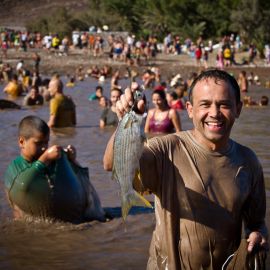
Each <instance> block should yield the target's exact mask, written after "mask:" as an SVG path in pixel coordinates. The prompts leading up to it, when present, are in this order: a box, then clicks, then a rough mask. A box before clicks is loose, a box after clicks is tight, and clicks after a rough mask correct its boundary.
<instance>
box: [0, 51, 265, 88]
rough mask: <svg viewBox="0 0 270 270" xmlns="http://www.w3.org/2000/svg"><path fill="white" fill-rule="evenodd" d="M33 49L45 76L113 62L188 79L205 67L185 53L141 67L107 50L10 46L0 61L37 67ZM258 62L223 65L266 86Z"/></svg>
mask: <svg viewBox="0 0 270 270" xmlns="http://www.w3.org/2000/svg"><path fill="white" fill-rule="evenodd" d="M34 52H37V53H38V54H39V55H40V57H41V61H40V74H41V75H42V76H50V75H52V74H53V73H55V72H57V73H59V74H60V75H67V74H75V71H76V68H78V67H79V66H82V67H83V69H84V71H85V72H86V70H87V69H89V68H90V67H92V66H94V65H97V66H98V67H101V66H104V65H110V66H111V67H112V68H113V69H120V72H121V73H122V72H123V71H126V68H127V67H130V68H131V69H134V70H136V71H137V72H138V74H139V76H141V75H142V73H143V71H144V70H145V69H146V68H147V67H149V66H157V67H159V68H160V71H161V74H162V78H163V80H166V79H168V78H170V77H171V76H172V75H176V74H178V73H180V74H181V76H182V77H183V78H187V77H188V75H189V74H190V73H191V72H197V73H199V72H200V71H201V70H202V69H203V65H201V66H200V67H199V66H197V65H196V63H195V59H193V58H191V57H190V56H189V55H187V54H184V53H183V54H180V55H172V54H169V55H165V54H163V53H159V54H158V55H157V56H156V57H155V58H153V59H150V60H149V61H147V62H145V61H144V60H142V64H141V65H139V66H135V65H133V66H130V65H128V64H126V63H124V62H120V61H114V60H112V59H110V58H109V57H108V53H107V52H105V53H104V55H102V56H100V57H94V56H93V55H89V53H88V52H85V51H83V50H80V49H70V51H69V54H68V55H67V56H64V55H62V56H60V55H59V54H56V53H54V52H47V51H46V50H44V49H29V50H28V51H27V52H23V51H16V50H15V49H9V50H8V52H7V58H3V57H1V60H2V62H3V63H9V64H10V65H11V66H12V67H13V68H14V67H16V64H17V63H18V62H19V60H24V62H25V66H26V68H27V69H29V70H30V71H32V70H33V68H34V60H33V58H32V55H33V53H34ZM215 56H216V53H215V52H213V53H211V54H209V60H208V66H209V67H213V68H214V67H216V60H215ZM243 57H245V53H239V54H236V61H237V62H240V61H241V59H243ZM256 63H257V66H249V65H240V64H239V65H232V66H230V67H226V68H224V70H226V71H228V72H230V73H233V74H234V75H235V76H238V73H239V72H240V71H241V70H245V71H246V72H247V73H251V72H252V73H253V74H254V75H257V76H259V78H260V80H261V83H262V87H263V86H264V85H265V83H266V82H267V81H269V80H270V75H269V74H270V66H265V64H264V60H262V59H259V58H257V59H256Z"/></svg>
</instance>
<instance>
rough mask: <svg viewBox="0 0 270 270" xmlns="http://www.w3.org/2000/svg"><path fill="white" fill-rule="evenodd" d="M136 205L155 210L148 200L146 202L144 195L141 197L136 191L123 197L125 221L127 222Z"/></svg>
mask: <svg viewBox="0 0 270 270" xmlns="http://www.w3.org/2000/svg"><path fill="white" fill-rule="evenodd" d="M134 205H136V206H144V207H149V208H153V206H152V205H151V203H150V202H149V201H148V200H146V199H145V198H144V197H143V196H142V195H140V194H139V193H138V192H136V191H134V192H132V193H128V194H127V195H125V196H124V197H123V200H122V217H123V219H124V220H126V217H127V215H128V213H129V210H130V209H131V207H132V206H134Z"/></svg>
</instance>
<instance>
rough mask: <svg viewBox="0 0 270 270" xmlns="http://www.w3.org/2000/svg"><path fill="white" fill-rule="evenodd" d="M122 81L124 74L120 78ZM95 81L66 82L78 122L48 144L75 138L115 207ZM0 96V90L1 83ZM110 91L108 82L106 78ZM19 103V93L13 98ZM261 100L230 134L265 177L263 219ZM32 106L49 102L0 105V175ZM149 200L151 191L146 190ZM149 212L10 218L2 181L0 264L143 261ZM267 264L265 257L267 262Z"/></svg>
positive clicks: (268, 166) (265, 153)
mask: <svg viewBox="0 0 270 270" xmlns="http://www.w3.org/2000/svg"><path fill="white" fill-rule="evenodd" d="M121 84H122V85H123V86H125V85H127V84H128V81H125V80H123V81H121ZM96 85H97V83H96V81H94V80H92V79H89V78H87V79H86V80H85V81H84V82H80V83H78V84H77V86H76V87H75V88H72V89H65V92H66V93H67V94H70V95H71V96H72V97H73V98H74V100H75V103H76V104H77V120H78V126H77V127H76V128H75V129H73V128H67V129H63V130H58V131H57V132H55V133H54V134H52V135H51V144H56V143H57V144H60V145H62V146H65V145H67V144H73V145H75V146H76V148H77V150H78V159H79V161H80V162H81V164H82V165H84V166H87V167H89V170H90V177H91V181H92V183H93V185H94V186H95V187H96V189H97V191H98V193H99V195H100V198H101V201H102V205H103V207H106V208H107V209H108V210H109V211H111V212H113V213H114V214H115V215H116V216H119V214H120V197H119V188H118V185H117V183H115V182H113V181H112V180H111V174H110V173H108V172H105V171H104V170H103V168H102V157H103V153H104V149H105V146H106V142H107V140H108V138H109V137H110V135H111V133H112V131H113V129H110V128H108V129H105V130H100V129H99V127H98V123H99V116H100V113H101V109H100V108H99V107H98V104H97V102H96V101H92V102H89V101H88V96H89V94H90V93H92V92H94V87H95V86H96ZM0 88H1V89H0V90H1V93H0V98H3V97H4V95H3V94H2V86H0ZM104 88H105V94H106V95H107V96H109V94H108V92H109V90H108V89H109V84H108V82H106V83H105V85H104ZM268 91H269V90H264V89H259V88H254V89H252V90H251V95H252V96H254V97H256V98H259V97H260V96H261V95H262V94H267V95H268V96H269V94H270V92H268ZM17 102H18V103H19V104H21V102H22V100H21V99H19V100H17ZM269 108H270V107H267V108H264V109H262V108H244V110H243V112H242V115H241V117H240V119H239V120H238V121H237V122H236V124H235V127H234V129H233V132H232V137H233V138H234V139H236V140H237V141H239V142H240V143H243V144H245V145H248V146H250V147H252V148H253V149H254V150H255V152H256V153H257V155H258V157H259V159H260V161H261V162H262V165H263V168H264V172H265V179H266V185H267V190H268V191H267V203H268V208H267V209H268V210H267V223H268V227H269V216H270V215H269V209H270V205H269V196H270V195H269V194H270V193H269V190H270V155H269V146H270V142H269V141H270V128H269V113H270V109H269ZM29 114H34V115H38V116H40V117H42V118H43V119H45V120H47V119H48V116H49V110H48V105H44V106H43V107H39V108H31V109H29V108H23V109H22V110H5V111H0V140H1V148H0V175H1V179H2V178H3V173H4V171H5V169H6V167H7V165H8V163H9V162H10V161H11V160H12V159H14V158H15V157H16V156H17V155H18V154H19V150H18V147H17V142H16V141H17V138H16V132H17V125H18V122H19V121H20V119H22V117H24V116H26V115H29ZM181 118H182V126H183V128H184V129H188V128H190V127H191V123H190V121H189V120H188V117H187V115H186V112H183V113H181ZM149 199H150V200H152V199H153V198H152V197H150V198H149ZM154 224H155V218H154V214H153V213H152V212H151V211H146V210H145V209H141V208H136V209H135V210H134V211H133V212H132V215H130V216H128V219H127V222H126V224H123V222H122V219H121V218H120V217H119V218H115V219H113V220H112V221H110V222H107V223H98V222H92V223H86V224H80V225H71V224H63V223H46V222H38V221H35V222H34V221H32V222H29V223H25V222H15V221H13V220H12V215H11V211H10V208H9V206H8V203H7V200H6V198H5V194H4V185H3V181H0V269H7V270H9V269H12V270H17V269H20V270H21V269H27V270H28V269H33V270H34V269H35V270H36V269H41V270H49V269H50V270H51V269H66V270H71V269H145V266H146V262H147V258H148V247H149V244H150V239H151V233H152V230H153V228H154ZM269 265H270V264H269Z"/></svg>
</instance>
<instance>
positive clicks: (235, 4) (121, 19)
mask: <svg viewBox="0 0 270 270" xmlns="http://www.w3.org/2000/svg"><path fill="white" fill-rule="evenodd" d="M269 21H270V1H265V0H215V1H213V0H125V1H123V0H89V2H88V7H87V8H86V9H85V10H84V11H81V12H76V13H75V12H70V11H69V10H67V9H66V8H58V9H57V10H55V11H54V12H52V14H50V15H47V16H42V17H40V18H39V19H37V20H36V21H31V22H29V23H27V29H28V30H29V31H32V32H35V31H39V32H41V33H42V34H45V33H48V32H52V33H58V34H59V35H60V36H64V35H70V33H71V32H72V31H73V30H75V29H77V30H81V31H87V30H88V29H89V26H91V25H94V26H97V27H102V26H103V25H107V26H109V29H110V30H111V31H128V32H131V33H133V34H135V35H136V36H142V37H145V36H147V35H150V34H151V35H156V36H157V37H158V39H160V41H161V40H162V39H163V37H164V36H165V35H166V34H167V33H168V32H171V33H172V34H178V35H180V36H181V37H182V38H183V39H185V38H191V39H193V40H195V39H197V38H198V36H202V37H203V38H204V39H212V40H215V39H219V38H220V37H222V36H224V35H226V34H229V33H232V32H233V33H237V34H239V35H240V36H241V38H242V40H243V41H244V42H246V43H250V42H253V43H255V44H256V45H257V47H258V49H259V50H260V49H263V46H264V44H268V43H269V42H270V24H269Z"/></svg>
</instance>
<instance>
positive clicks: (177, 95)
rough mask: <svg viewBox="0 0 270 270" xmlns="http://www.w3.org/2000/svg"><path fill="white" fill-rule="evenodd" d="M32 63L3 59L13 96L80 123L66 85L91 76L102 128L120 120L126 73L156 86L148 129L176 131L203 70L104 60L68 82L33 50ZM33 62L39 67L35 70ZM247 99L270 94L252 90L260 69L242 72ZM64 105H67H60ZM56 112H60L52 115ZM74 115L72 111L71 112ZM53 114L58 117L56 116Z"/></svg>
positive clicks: (264, 100) (59, 123)
mask: <svg viewBox="0 0 270 270" xmlns="http://www.w3.org/2000/svg"><path fill="white" fill-rule="evenodd" d="M32 60H33V62H32V66H31V67H29V66H27V65H26V64H25V63H24V61H23V60H20V61H18V63H17V64H16V66H11V65H10V64H9V63H6V62H2V63H1V65H0V81H1V83H3V84H4V88H3V91H4V93H6V94H7V96H9V98H10V97H11V98H13V99H16V97H19V96H24V100H23V105H25V106H32V105H43V104H46V103H48V104H50V120H49V122H48V123H49V126H50V127H54V126H55V127H63V126H70V125H71V126H75V125H76V112H75V108H76V106H75V104H74V102H73V101H72V97H67V96H65V95H64V88H65V87H74V86H75V85H76V84H79V83H80V82H81V81H84V80H87V78H93V79H95V80H96V88H95V89H93V93H92V94H91V95H90V96H89V101H90V102H92V101H94V100H97V101H98V103H99V106H100V108H101V109H102V113H101V116H100V123H99V125H100V128H104V127H105V126H117V123H118V118H117V115H116V112H115V105H116V102H117V101H118V100H119V98H120V96H121V94H122V93H123V88H122V86H121V79H123V78H129V79H130V80H131V81H134V80H138V81H141V83H142V87H143V88H144V89H147V90H150V91H152V94H151V96H152V106H151V107H153V108H151V109H149V111H148V113H147V117H146V126H145V131H146V132H147V133H171V132H174V131H180V130H181V119H180V114H179V111H182V110H185V103H186V101H187V96H188V89H189V87H190V85H191V84H192V82H193V80H194V79H195V78H196V77H197V76H198V73H197V72H191V73H190V74H189V76H188V77H182V76H181V74H179V73H178V74H173V75H171V76H170V77H168V78H165V77H164V76H162V74H161V71H160V68H159V67H158V66H149V67H146V68H144V70H143V71H142V72H141V73H139V72H138V71H137V69H135V68H132V67H129V66H127V68H126V70H125V71H123V70H121V71H120V70H119V69H118V68H113V67H112V66H110V65H109V64H105V65H104V66H101V67H99V66H97V65H93V66H91V67H90V68H88V69H85V68H84V67H83V66H80V65H79V66H78V67H77V68H76V69H75V72H74V74H67V79H66V80H67V82H66V84H65V85H64V84H63V81H62V80H61V78H60V75H59V74H54V75H52V76H51V77H50V78H48V77H42V76H41V75H40V74H39V64H40V61H41V58H40V56H39V55H38V53H36V52H35V53H33V54H32ZM31 68H32V69H33V70H34V71H33V72H31ZM106 80H110V96H105V95H104V89H103V87H104V82H105V81H106ZM237 82H238V84H239V87H240V90H241V95H242V101H243V104H244V105H245V106H254V105H257V106H266V105H268V97H267V96H262V97H261V99H260V100H254V99H252V98H251V96H250V95H249V89H250V87H251V86H252V85H256V86H261V81H260V79H259V77H258V75H256V74H254V73H253V72H249V74H248V73H247V72H246V71H245V70H241V71H240V72H239V74H237ZM58 108H64V109H61V110H60V114H59V109H58ZM55 114H57V115H55ZM52 115H55V116H54V117H52ZM67 115H68V116H67ZM52 118H53V120H52Z"/></svg>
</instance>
